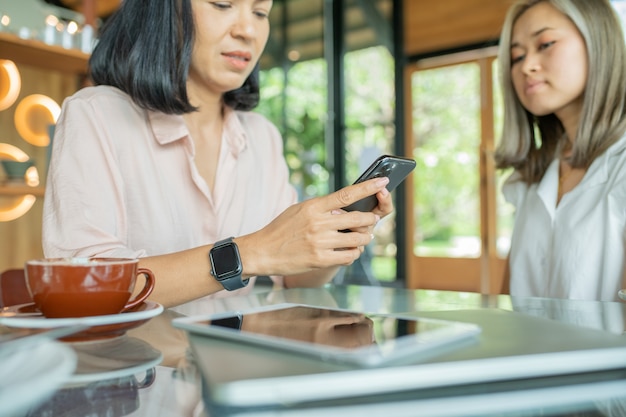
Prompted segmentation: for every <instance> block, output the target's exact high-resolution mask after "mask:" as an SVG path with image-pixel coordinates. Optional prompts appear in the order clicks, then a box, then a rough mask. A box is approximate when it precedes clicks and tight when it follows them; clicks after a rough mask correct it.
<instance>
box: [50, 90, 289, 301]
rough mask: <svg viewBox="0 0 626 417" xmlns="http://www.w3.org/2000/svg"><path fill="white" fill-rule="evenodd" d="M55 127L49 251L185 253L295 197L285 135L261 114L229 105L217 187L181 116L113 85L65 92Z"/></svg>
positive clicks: (254, 223)
mask: <svg viewBox="0 0 626 417" xmlns="http://www.w3.org/2000/svg"><path fill="white" fill-rule="evenodd" d="M55 130H56V132H55V137H54V143H53V149H52V157H51V162H50V169H49V174H48V180H47V186H46V195H45V200H44V216H43V246H44V254H45V256H46V257H70V256H80V257H94V256H101V257H102V256H108V257H122V258H137V257H145V256H154V255H162V254H167V253H172V252H177V251H182V250H185V249H190V248H193V247H197V246H201V245H206V244H211V243H214V242H216V241H218V240H220V239H224V238H227V237H230V236H240V235H244V234H248V233H252V232H254V231H257V230H259V229H261V228H262V227H264V226H265V225H267V224H268V223H270V222H271V221H272V220H273V219H274V218H275V217H276V216H277V215H278V214H280V213H281V212H282V211H283V210H284V209H285V208H287V207H288V206H290V205H291V204H294V203H296V202H297V193H296V191H295V189H294V188H293V187H292V186H291V185H290V184H289V172H288V168H287V164H286V162H285V159H284V157H283V145H282V139H281V136H280V134H279V132H278V130H277V129H276V128H275V126H274V125H273V124H271V123H270V122H269V121H268V120H267V119H265V118H264V117H263V116H261V115H259V114H257V113H252V112H237V111H233V110H230V109H227V111H226V115H225V123H224V132H223V136H222V146H221V152H220V156H219V162H218V168H217V176H216V179H215V185H214V189H213V192H211V190H210V189H209V187H208V185H207V183H206V181H204V179H203V178H202V177H201V175H200V174H199V172H198V170H197V169H196V165H195V163H194V156H195V150H194V143H193V141H192V139H191V137H190V136H189V130H188V129H187V126H186V124H185V122H184V119H183V117H182V116H178V115H167V114H163V113H156V112H149V111H146V110H144V109H142V108H140V107H138V106H137V105H135V104H134V103H133V102H132V100H131V99H130V98H129V97H128V96H127V95H126V94H124V93H123V92H121V91H120V90H117V89H115V88H113V87H107V86H99V87H88V88H85V89H82V90H80V91H78V92H77V93H76V94H74V95H73V96H71V97H69V98H67V99H66V100H65V102H64V103H63V108H62V112H61V115H60V117H59V120H58V123H57V126H56V129H55ZM206 266H207V272H208V270H209V268H210V267H209V263H208V258H207V265H206ZM184 279H185V277H182V276H181V283H183V282H184ZM157 280H158V277H157ZM252 281H254V280H252ZM251 284H253V282H251ZM251 287H252V285H248V287H246V288H244V289H242V290H238V291H235V292H230V293H226V292H225V291H221V292H220V293H222V295H224V294H229V295H232V294H234V293H237V294H242V293H245V292H247V291H249V290H250V288H251Z"/></svg>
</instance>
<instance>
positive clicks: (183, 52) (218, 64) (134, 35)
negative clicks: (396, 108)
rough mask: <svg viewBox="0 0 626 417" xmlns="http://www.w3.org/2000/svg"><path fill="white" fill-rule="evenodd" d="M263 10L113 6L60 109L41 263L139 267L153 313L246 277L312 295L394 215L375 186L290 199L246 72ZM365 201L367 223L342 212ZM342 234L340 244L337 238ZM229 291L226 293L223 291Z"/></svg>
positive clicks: (196, 0) (200, 1)
mask: <svg viewBox="0 0 626 417" xmlns="http://www.w3.org/2000/svg"><path fill="white" fill-rule="evenodd" d="M271 7H272V2H271V1H270V0H234V1H228V2H222V1H207V0H149V1H148V0H124V2H123V3H122V5H121V7H120V9H119V10H118V11H117V12H116V13H115V14H114V15H113V16H111V18H110V19H109V20H108V21H107V23H106V24H105V25H104V27H103V29H102V33H101V36H100V39H99V42H98V44H97V46H96V48H95V49H94V52H93V55H92V57H91V60H90V73H91V74H90V75H91V78H92V80H93V83H94V84H95V86H90V87H86V88H83V89H82V90H80V91H78V92H77V93H76V94H74V95H73V96H71V97H69V98H67V99H66V100H65V101H64V103H63V108H62V112H61V116H60V117H59V120H58V123H57V126H56V129H55V130H56V132H55V137H54V146H53V150H52V158H51V162H50V169H49V174H48V183H47V187H46V196H45V202H44V219H43V245H44V254H45V256H46V257H96V256H97V257H120V258H140V262H139V264H140V266H142V267H144V268H149V269H151V270H152V271H153V272H154V274H155V276H156V286H155V289H154V292H153V294H152V296H151V299H153V300H154V301H158V302H160V303H162V304H164V305H165V306H173V305H178V304H181V303H184V302H187V301H190V300H193V299H197V298H200V297H203V296H211V295H228V294H232V293H237V294H242V293H245V292H247V291H249V290H250V288H251V287H252V286H253V284H254V280H255V278H254V277H255V276H259V275H269V276H271V277H272V279H273V280H274V281H275V283H276V284H277V285H282V286H285V287H296V286H303V287H306V286H319V285H322V284H324V283H326V282H328V281H329V280H330V279H331V278H332V277H333V276H334V275H335V273H336V272H337V269H338V268H339V267H340V266H342V265H349V264H351V263H352V262H353V261H354V260H355V259H357V258H358V257H359V256H360V254H361V253H362V250H363V247H364V246H365V245H367V244H368V243H369V242H370V241H371V240H372V228H373V227H374V226H375V224H376V223H377V221H378V220H380V218H382V217H384V216H386V215H387V214H389V213H390V212H391V211H392V210H393V204H392V201H391V197H390V194H389V192H388V191H387V190H386V188H385V185H386V183H387V179H375V180H371V181H368V182H364V183H362V184H359V185H353V186H349V187H346V188H343V189H341V190H339V191H337V192H335V193H332V194H329V195H327V196H324V197H319V198H314V199H311V200H308V201H305V202H301V203H298V202H297V194H296V192H295V190H294V188H293V187H292V186H291V185H290V184H289V177H288V168H287V165H286V162H285V160H284V157H283V147H282V139H281V137H280V135H279V133H278V131H277V129H276V128H275V126H274V125H272V124H271V123H270V122H269V121H268V120H267V119H265V118H264V117H263V116H261V115H259V114H257V113H253V112H250V111H249V110H251V109H253V108H254V107H255V106H256V104H257V102H258V99H259V88H258V82H257V78H256V75H255V68H256V66H257V62H258V60H259V57H260V55H261V53H262V51H263V48H264V47H265V44H266V42H267V38H268V36H269V20H268V14H269V12H270V9H271ZM368 195H376V196H377V198H378V203H379V204H378V207H377V208H376V209H375V210H374V211H373V212H371V213H363V212H345V211H344V210H342V207H345V206H347V205H348V204H351V203H353V202H355V201H357V200H360V199H361V198H364V197H366V196H368ZM346 229H349V230H350V232H348V233H345V232H339V231H340V230H346ZM224 290H227V291H231V292H226V291H224Z"/></svg>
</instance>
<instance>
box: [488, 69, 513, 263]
mask: <svg viewBox="0 0 626 417" xmlns="http://www.w3.org/2000/svg"><path fill="white" fill-rule="evenodd" d="M492 69H493V74H498V71H499V69H498V60H497V59H496V60H494V61H493V66H492ZM503 117H504V108H503V102H502V89H501V87H500V82H499V80H498V76H497V75H494V77H493V118H494V120H493V122H494V132H495V136H496V138H495V145H496V146H498V143H500V140H501V135H502V123H503ZM512 172H513V169H512V168H510V169H506V170H497V172H496V187H497V189H496V214H497V223H496V239H497V241H496V253H497V255H498V256H499V257H501V258H506V257H507V256H508V254H509V249H510V247H511V235H512V234H513V222H514V220H515V219H514V215H515V208H514V207H513V205H512V204H510V203H507V202H506V201H505V200H504V195H503V194H502V185H503V184H504V181H505V180H506V179H507V178H508V177H509V175H511V173H512Z"/></svg>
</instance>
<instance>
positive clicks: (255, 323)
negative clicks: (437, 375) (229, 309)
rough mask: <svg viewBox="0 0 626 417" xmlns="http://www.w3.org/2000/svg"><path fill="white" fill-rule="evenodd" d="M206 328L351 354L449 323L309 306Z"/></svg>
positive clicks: (235, 318)
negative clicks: (225, 329)
mask: <svg viewBox="0 0 626 417" xmlns="http://www.w3.org/2000/svg"><path fill="white" fill-rule="evenodd" d="M205 324H206V325H208V326H214V327H225V328H231V329H239V330H240V331H242V332H248V333H254V334H261V335H265V336H272V337H278V338H281V339H290V340H295V341H300V342H308V343H313V344H316V345H326V346H333V347H336V348H341V349H347V350H352V349H357V348H361V347H365V346H371V345H378V346H381V345H386V344H388V343H389V342H390V341H394V340H396V339H398V338H400V337H403V336H407V335H413V334H416V333H420V332H421V333H423V332H428V331H433V330H436V329H437V328H444V327H446V326H448V323H447V322H439V321H417V320H415V319H413V320H408V319H403V318H398V317H392V316H381V315H368V314H364V313H357V312H349V311H341V310H329V309H321V308H316V307H308V306H297V307H289V308H286V309H279V310H270V311H260V312H253V313H244V314H238V315H233V316H230V317H224V318H220V319H215V320H207V321H206V323H205Z"/></svg>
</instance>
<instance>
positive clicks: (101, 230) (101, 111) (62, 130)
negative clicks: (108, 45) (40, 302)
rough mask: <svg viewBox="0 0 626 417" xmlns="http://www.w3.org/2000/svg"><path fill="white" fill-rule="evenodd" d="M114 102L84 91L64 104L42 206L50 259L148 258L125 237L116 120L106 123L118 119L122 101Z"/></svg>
mask: <svg viewBox="0 0 626 417" xmlns="http://www.w3.org/2000/svg"><path fill="white" fill-rule="evenodd" d="M109 104H110V106H106V105H102V103H98V105H97V106H96V105H95V104H94V103H93V102H92V100H90V99H89V97H83V96H80V95H78V96H77V95H75V96H73V97H70V98H68V99H66V100H65V102H64V103H63V109H62V112H61V115H60V117H59V120H58V122H57V125H56V128H55V135H54V140H53V145H52V155H51V160H50V167H49V171H48V178H47V184H46V193H45V200H44V209H43V225H42V239H43V250H44V256H46V257H71V256H79V257H92V256H110V257H126V258H136V257H140V256H145V254H144V253H143V251H133V250H131V249H130V248H128V247H127V246H126V245H125V243H124V242H123V241H122V240H121V238H120V236H123V230H125V228H126V226H125V222H126V217H125V215H124V213H125V210H124V205H125V201H124V189H123V184H124V182H123V181H122V176H121V173H120V170H119V167H118V165H117V163H116V157H115V149H114V145H113V143H112V141H111V135H112V132H113V131H112V130H110V129H109V127H110V125H111V123H108V124H107V123H106V120H107V119H109V120H115V119H111V118H110V117H108V116H111V114H110V113H111V111H112V110H111V108H114V107H119V104H118V103H109ZM107 109H108V110H109V112H108V116H107ZM115 111H116V112H117V111H120V110H119V109H116V110H115ZM121 111H124V110H121Z"/></svg>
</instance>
